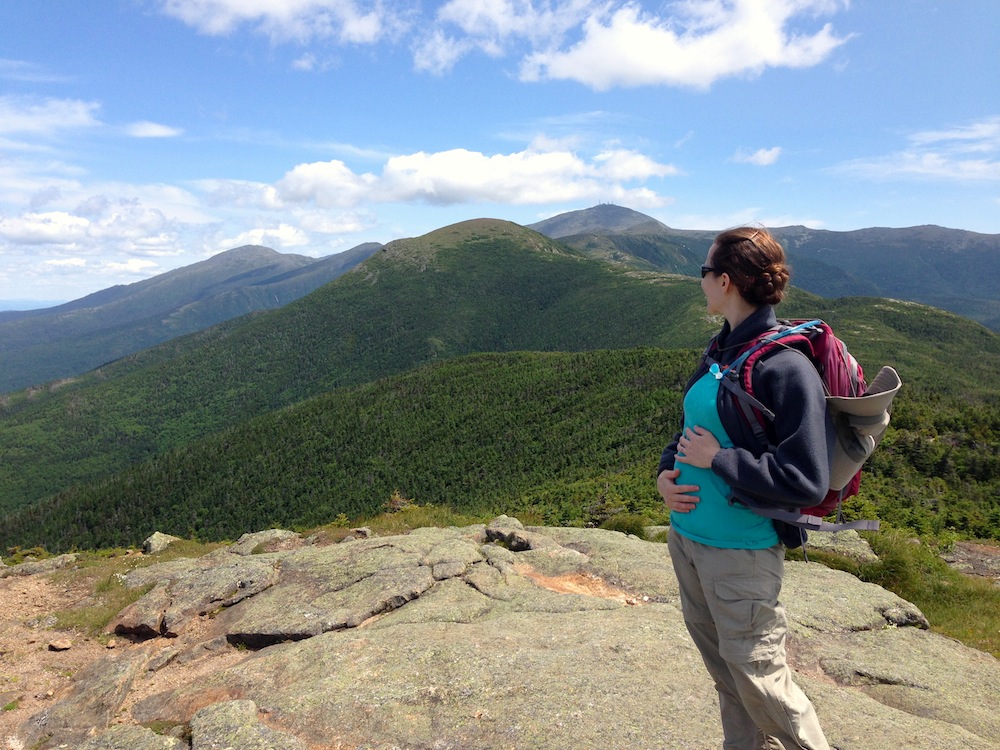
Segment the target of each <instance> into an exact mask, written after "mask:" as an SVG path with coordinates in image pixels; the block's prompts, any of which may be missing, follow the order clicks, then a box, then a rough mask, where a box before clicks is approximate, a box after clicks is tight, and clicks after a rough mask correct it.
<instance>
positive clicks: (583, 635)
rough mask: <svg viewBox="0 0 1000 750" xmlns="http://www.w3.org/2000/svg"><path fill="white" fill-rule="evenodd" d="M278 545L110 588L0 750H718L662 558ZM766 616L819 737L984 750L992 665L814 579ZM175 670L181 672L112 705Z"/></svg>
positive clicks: (583, 535) (663, 552)
mask: <svg viewBox="0 0 1000 750" xmlns="http://www.w3.org/2000/svg"><path fill="white" fill-rule="evenodd" d="M297 544H299V546H298V547H297V548H289V547H291V546H292V545H291V544H290V543H289V540H288V538H287V535H286V536H285V537H282V542H281V544H280V545H279V547H280V548H281V549H280V550H279V551H276V552H267V551H261V550H266V549H269V547H268V546H267V545H266V544H259V543H257V542H256V541H254V542H253V545H254V546H253V549H254V551H255V552H257V554H233V553H232V552H230V551H225V550H224V551H220V552H215V553H212V554H211V555H208V556H206V557H203V558H200V559H192V560H183V561H175V562H169V563H163V564H159V565H154V566H152V567H149V568H143V569H140V570H136V571H134V572H133V573H130V574H129V575H128V576H127V578H126V583H127V585H129V586H135V587H139V586H147V585H150V584H153V588H152V589H151V590H150V591H149V592H148V593H147V594H145V596H143V598H142V599H140V600H139V601H138V602H137V603H136V604H134V605H132V606H130V607H129V608H127V609H126V610H125V611H123V612H122V613H121V614H120V615H119V617H118V619H117V621H116V622H115V627H116V629H117V632H118V633H120V634H131V635H132V637H133V638H134V639H135V640H136V643H134V644H132V645H128V646H125V647H122V648H119V649H115V651H114V652H113V655H112V656H109V657H107V658H106V659H104V660H102V661H99V662H97V663H95V664H94V665H93V666H92V667H91V668H90V669H89V670H87V671H86V672H85V673H82V674H79V675H76V676H75V678H74V684H73V686H72V688H70V689H69V690H68V691H67V692H66V693H65V694H64V695H59V696H57V698H58V700H57V701H56V702H54V703H53V704H52V705H51V706H50V707H49V708H48V709H46V710H45V711H42V712H40V713H37V714H35V715H34V716H32V717H31V718H29V719H28V720H27V721H25V722H24V723H23V724H22V725H21V727H20V730H19V732H18V737H17V738H13V739H12V741H13V742H18V743H20V745H17V746H19V747H31V748H56V747H74V748H83V749H84V750H101V749H104V750H116V749H121V750H126V749H127V750H145V749H146V748H175V749H180V748H188V747H191V748H193V750H202V749H203V748H222V747H233V748H240V749H241V750H253V749H254V748H275V749H280V748H289V749H294V750H299V749H302V750H305V749H306V748H313V749H317V748H337V749H339V750H347V749H348V748H350V749H361V748H365V749H368V750H389V749H390V748H397V749H401V748H407V749H413V750H417V749H420V750H432V749H433V750H449V749H458V748H477V749H481V750H491V749H492V748H497V749H499V748H531V749H532V750H536V749H543V748H551V749H553V750H555V749H557V748H558V749H562V748H566V749H567V750H568V749H569V748H650V749H652V748H656V749H663V750H674V749H676V748H686V749H690V750H702V749H704V750H709V749H715V748H718V747H720V746H721V735H720V729H719V723H718V717H717V713H716V712H717V709H716V705H715V698H714V691H713V688H712V685H711V683H710V682H709V680H708V678H707V676H706V674H705V672H704V669H703V668H702V665H701V663H700V659H699V656H698V654H697V652H696V651H695V649H694V647H693V646H692V644H691V642H690V640H689V638H688V635H687V632H686V631H685V628H684V624H683V621H682V618H681V614H680V611H679V607H678V603H677V584H676V580H675V578H674V575H673V571H672V569H671V566H670V559H669V553H668V550H667V547H666V545H664V544H656V543H650V542H645V541H641V540H639V539H637V538H635V537H626V536H624V535H622V534H620V533H617V532H610V531H602V530H594V529H564V528H527V529H525V528H523V527H522V526H521V525H520V523H518V522H517V521H516V520H514V519H510V518H507V517H501V518H499V519H497V520H496V521H494V522H493V523H492V524H490V525H489V526H486V527H484V526H474V527H469V528H461V529H458V528H450V529H434V528H427V529H419V530H417V531H414V532H412V533H410V534H407V535H401V536H392V537H382V538H369V539H358V540H355V541H352V542H349V543H344V544H338V545H330V546H318V545H309V544H307V543H306V542H304V541H302V540H297ZM244 546H246V545H244ZM239 551H240V552H243V553H245V552H246V550H245V549H242V548H240V549H239ZM783 600H784V601H785V604H786V607H787V609H788V615H789V621H790V638H789V655H790V660H791V663H792V665H793V667H794V669H795V670H796V672H797V680H798V682H799V684H800V685H802V687H803V688H804V689H805V690H806V692H807V693H808V694H809V695H810V697H811V698H812V699H813V701H814V702H815V704H816V707H817V710H818V712H819V714H820V717H821V719H822V721H823V724H824V727H825V729H826V732H827V734H828V736H829V738H830V741H831V744H832V745H834V746H835V747H837V748H839V749H840V750H881V749H886V750H888V749H890V748H891V749H892V750H895V749H896V748H908V750H939V749H940V748H946V747H962V748H966V749H970V750H987V749H989V748H998V747H1000V744H998V740H997V739H996V738H998V737H1000V715H998V713H997V711H996V700H997V696H998V695H1000V666H998V663H997V660H996V659H994V658H993V657H992V656H989V655H987V654H983V653H981V652H978V651H975V650H973V649H970V648H966V647H964V646H962V645H960V644H958V643H956V642H955V641H953V640H950V639H947V638H944V637H941V636H938V635H935V634H933V633H931V632H929V631H927V630H926V629H925V628H926V621H925V620H924V617H923V615H922V614H921V613H920V612H919V611H918V610H917V609H916V608H915V607H914V606H913V605H912V604H909V603H908V602H906V601H903V600H902V599H900V598H899V597H897V596H895V595H894V594H892V593H890V592H887V591H885V590H884V589H882V588H880V587H878V586H874V585H871V584H865V583H862V582H860V581H858V580H857V579H856V578H854V577H852V576H850V575H847V574H845V573H841V572H837V571H833V570H829V569H827V568H824V567H822V566H821V565H819V564H817V563H811V564H806V563H789V564H788V567H787V575H786V583H785V590H784V593H783ZM192 663H195V664H198V665H200V667H201V668H200V669H199V670H198V673H199V677H198V679H195V680H189V681H187V682H185V683H183V684H180V685H179V686H176V687H173V688H172V689H169V690H164V691H162V692H158V693H157V692H155V691H152V693H151V691H149V690H144V691H139V692H142V694H144V695H148V696H149V697H145V698H143V699H142V700H138V701H136V700H135V698H134V697H131V696H133V695H134V693H136V692H137V687H138V686H141V685H142V684H143V683H144V682H149V681H155V680H158V679H162V677H163V676H164V675H165V674H168V673H169V671H170V670H172V669H179V667H178V665H181V664H185V665H189V666H190V665H191V664H192ZM141 725H145V726H141ZM146 727H155V728H156V729H157V731H159V732H161V733H160V734H156V733H154V731H153V730H152V729H149V728H146Z"/></svg>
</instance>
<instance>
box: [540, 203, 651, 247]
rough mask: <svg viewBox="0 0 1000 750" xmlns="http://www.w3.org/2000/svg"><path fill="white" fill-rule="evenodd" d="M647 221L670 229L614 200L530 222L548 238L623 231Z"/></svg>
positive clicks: (649, 223)
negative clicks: (619, 204) (618, 204)
mask: <svg viewBox="0 0 1000 750" xmlns="http://www.w3.org/2000/svg"><path fill="white" fill-rule="evenodd" d="M644 224H648V225H651V228H652V227H655V228H658V229H668V228H669V227H667V225H666V224H663V223H661V222H659V221H657V220H656V219H654V218H653V217H651V216H647V215H646V214H642V213H639V212H638V211H633V210H632V209H631V208H625V207H624V206H616V205H615V204H613V203H601V204H600V205H597V206H593V207H591V208H585V209H582V210H580V211H569V212H567V213H564V214H559V215H558V216H553V217H552V218H550V219H545V220H544V221H539V222H537V223H535V224H530V225H529V227H530V228H531V229H534V230H535V231H536V232H540V233H541V234H544V235H546V236H547V237H553V238H559V237H571V236H573V235H578V234H590V233H594V232H596V233H607V232H624V231H627V230H629V229H633V228H635V227H638V226H640V225H644Z"/></svg>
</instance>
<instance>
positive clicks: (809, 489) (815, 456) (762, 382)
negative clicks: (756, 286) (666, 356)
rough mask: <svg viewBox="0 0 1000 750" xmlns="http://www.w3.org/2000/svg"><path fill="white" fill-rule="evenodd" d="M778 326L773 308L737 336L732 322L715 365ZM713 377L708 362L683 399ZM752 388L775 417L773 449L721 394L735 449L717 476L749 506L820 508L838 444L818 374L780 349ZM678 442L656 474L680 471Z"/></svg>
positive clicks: (723, 453)
mask: <svg viewBox="0 0 1000 750" xmlns="http://www.w3.org/2000/svg"><path fill="white" fill-rule="evenodd" d="M776 324H777V318H776V316H775V314H774V308H773V307H771V306H763V307H760V308H758V309H757V310H756V311H754V312H753V313H752V314H751V315H750V316H749V317H748V318H747V319H746V320H744V321H743V322H742V323H740V325H738V326H737V327H736V329H735V330H730V328H729V323H728V322H727V323H726V324H724V325H723V327H722V330H721V331H720V332H719V333H718V335H717V336H716V341H717V342H718V349H717V351H716V353H715V356H716V358H717V359H718V360H719V362H720V363H721V364H723V365H726V364H729V363H730V362H732V361H733V360H734V359H736V357H737V356H738V355H739V353H740V350H741V349H743V348H744V346H745V345H746V344H747V343H748V342H750V341H752V340H753V339H755V338H757V336H759V335H760V334H761V333H763V332H765V331H767V330H768V329H770V328H771V327H773V326H774V325H776ZM707 371H708V364H707V363H706V362H705V361H704V358H703V359H702V361H701V362H699V365H698V368H697V369H696V370H695V373H694V375H692V376H691V379H690V380H689V381H688V384H687V386H686V387H685V389H684V392H685V393H686V392H687V390H688V388H690V387H691V385H692V384H693V383H694V382H695V381H696V380H697V379H698V378H700V377H701V376H702V375H704V374H705V373H706V372H707ZM753 388H754V393H755V395H756V397H757V398H758V399H759V400H760V401H761V402H762V403H764V404H765V405H766V406H768V407H769V408H770V409H771V410H772V411H773V412H774V414H775V419H774V422H773V424H768V425H765V430H766V431H767V434H768V437H769V438H770V440H771V443H772V445H773V446H774V450H773V451H767V450H765V448H764V447H763V446H762V445H760V442H759V441H758V439H757V438H756V437H754V434H753V431H752V429H751V427H750V425H749V423H748V422H747V420H746V417H744V416H743V412H742V410H741V409H740V407H739V405H738V404H737V403H736V399H735V397H734V396H733V394H731V393H730V392H729V391H727V390H726V389H724V388H720V389H719V401H718V407H719V416H720V418H721V420H722V424H723V425H724V427H725V428H726V432H727V433H729V437H730V438H731V439H732V441H733V443H734V444H735V447H733V448H723V449H722V450H720V451H719V452H718V453H717V454H716V456H715V459H714V460H713V461H712V471H713V472H715V473H716V474H717V475H719V476H720V477H721V478H722V479H723V480H724V481H725V482H726V483H727V484H728V485H729V486H730V487H731V488H732V490H733V498H734V499H736V500H740V501H744V502H746V503H747V504H749V505H753V504H759V505H767V506H770V507H778V508H807V507H810V506H812V505H816V504H818V503H819V502H821V501H822V500H823V498H824V497H825V495H826V492H827V489H828V487H829V485H830V466H829V458H828V450H827V445H828V441H829V440H832V439H835V438H834V437H833V435H834V432H833V424H832V422H831V421H830V420H829V418H828V417H827V413H826V396H825V394H824V391H823V383H822V381H821V380H820V377H819V374H818V373H817V372H816V369H815V368H814V367H813V365H812V363H811V362H810V361H809V359H808V358H807V357H805V356H804V355H803V354H802V353H801V352H797V351H793V350H791V349H784V348H778V349H777V350H776V351H775V352H774V353H773V354H771V355H769V356H767V357H766V358H763V360H762V361H760V362H758V364H757V366H756V367H755V368H754V372H753ZM682 424H683V420H682ZM679 437H680V433H679V432H678V433H677V434H676V435H674V438H673V440H671V442H670V443H669V444H668V445H667V447H666V448H664V450H663V454H662V455H661V456H660V465H659V469H658V470H657V475H659V473H660V472H662V471H663V470H665V469H672V468H674V457H675V456H676V454H677V440H678V438H679Z"/></svg>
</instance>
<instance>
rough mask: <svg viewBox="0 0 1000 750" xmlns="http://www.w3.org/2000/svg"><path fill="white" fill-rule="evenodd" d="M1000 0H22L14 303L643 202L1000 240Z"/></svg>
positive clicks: (15, 69) (13, 121) (716, 222)
mask: <svg viewBox="0 0 1000 750" xmlns="http://www.w3.org/2000/svg"><path fill="white" fill-rule="evenodd" d="M998 38H1000V3H998V2H996V0H960V1H958V2H950V1H948V2H946V1H945V0H937V1H933V2H932V1H931V0H850V1H848V0H685V1H684V2H669V1H666V0H661V1H660V2H622V1H621V0H449V1H447V2H410V1H409V0H395V1H393V2H390V1H389V0H386V1H385V2H378V1H374V2H373V1H370V0H87V2H68V1H67V0H3V2H0V300H12V299H35V300H46V301H52V300H69V299H75V298H78V297H81V296H83V295H85V294H88V293H90V292H94V291H97V290H100V289H104V288H107V287H109V286H112V285H114V284H127V283H132V282H135V281H138V280H141V279H143V278H147V277H149V276H153V275H156V274H159V273H163V272H165V271H168V270H170V269H172V268H177V267H179V266H183V265H188V264H190V263H194V262H197V261H199V260H203V259H205V258H207V257H209V256H211V255H213V254H215V253H218V252H221V251H223V250H227V249H230V248H232V247H236V246H239V245H243V244H263V245H267V246H269V247H273V248H274V249H276V250H279V251H281V252H292V253H299V254H303V255H309V256H314V257H320V256H324V255H330V254H332V253H337V252H341V251H343V250H347V249H349V248H351V247H354V246H356V245H358V244H359V243H361V242H366V241H372V240H374V241H378V242H389V241H390V240H393V239H398V238H400V237H411V236H418V235H421V234H424V233H426V232H428V231H431V230H433V229H436V228H438V227H442V226H445V225H447V224H451V223H453V222H456V221H462V220H465V219H471V218H477V217H481V216H488V217H495V218H501V219H508V220H511V221H515V222H517V223H519V224H531V223H533V222H535V221H539V220H540V219H543V218H546V217H548V216H552V215H555V214H557V213H561V212H563V211H569V210H575V209H580V208H587V207H589V206H593V205H596V204H598V203H616V204H619V205H623V206H628V207H630V208H634V209H636V210H638V211H642V212H643V213H646V214H649V215H650V216H653V217H655V218H657V219H659V220H661V221H663V222H664V223H666V224H668V225H670V226H673V227H678V228H686V229H723V228H726V227H729V226H733V225H736V224H740V223H746V222H754V223H763V224H765V225H767V226H784V225H789V224H804V225H807V226H811V227H815V228H821V229H832V230H850V229H859V228H864V227H869V226H889V227H904V226H913V225H918V224H939V225H942V226H947V227H953V228H958V229H968V230H973V231H977V232H984V233H990V234H995V233H1000V51H998V49H1000V48H998V46H997V39H998Z"/></svg>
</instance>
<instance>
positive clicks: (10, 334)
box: [0, 243, 379, 393]
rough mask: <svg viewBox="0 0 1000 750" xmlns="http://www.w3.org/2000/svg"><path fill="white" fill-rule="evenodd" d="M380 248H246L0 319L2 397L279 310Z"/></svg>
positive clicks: (3, 315) (372, 246)
mask: <svg viewBox="0 0 1000 750" xmlns="http://www.w3.org/2000/svg"><path fill="white" fill-rule="evenodd" d="M378 247H379V246H378V245H377V244H375V243H371V244H367V245H361V246H359V247H357V248H354V249H353V250H348V251H346V252H343V253H340V254H337V255H331V256H329V257H326V258H319V259H316V258H307V257H305V256H303V255H291V254H282V253H278V252H275V251H274V250H271V249H270V248H266V247H259V246H254V245H246V246H244V247H238V248H235V249H233V250H228V251H226V252H224V253H219V254H218V255H215V256H213V257H211V258H209V259H207V260H204V261H201V262H200V263H194V264H192V265H190V266H185V267H183V268H178V269H176V270H173V271H169V272H167V273H164V274H161V275H159V276H155V277H153V278H151V279H146V280H145V281H139V282H136V283H135V284H129V285H127V286H116V287H111V288H109V289H104V290H102V291H100V292H96V293H94V294H90V295H87V296H86V297H83V298H81V299H78V300H74V301H73V302H67V303H66V304H64V305H59V306H57V307H52V308H48V309H43V310H27V311H6V312H0V393H3V392H7V391H14V390H19V389H21V388H25V387H28V386H34V385H39V384H42V383H45V382H48V381H51V380H55V379H58V378H69V377H73V376H76V375H79V374H80V373H83V372H86V371H88V370H91V369H93V368H94V367H98V366H100V365H103V364H105V363H107V362H110V361H112V360H115V359H118V358H120V357H123V356H126V355H128V354H132V353H134V352H137V351H140V350H142V349H145V348H147V347H150V346H154V345H156V344H159V343H161V342H163V341H168V340H170V339H172V338H175V337H177V336H181V335H184V334H187V333H192V332H194V331H199V330H202V329H204V328H208V327H209V326H212V325H215V324H216V323H220V322H222V321H225V320H229V319H231V318H236V317H239V316H240V315H244V314H246V313H249V312H253V311H256V310H271V309H274V308H277V307H281V306H282V305H285V304H287V303H289V302H291V301H292V300H295V299H298V298H299V297H302V296H303V295H305V294H308V293H309V292H311V291H313V290H314V289H316V288H318V287H320V286H322V285H323V284H325V283H327V282H329V281H331V280H333V279H335V278H336V277H337V276H339V275H340V274H342V273H344V272H345V271H347V270H349V269H351V268H353V267H354V266H355V265H357V264H358V263H360V262H361V261H363V260H364V259H365V258H367V257H368V256H369V255H371V254H372V253H373V252H375V251H376V250H377V249H378Z"/></svg>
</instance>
